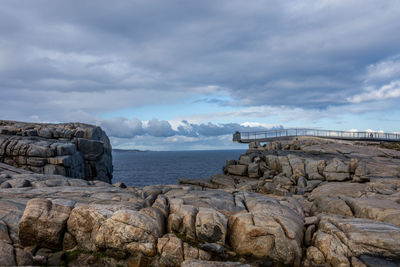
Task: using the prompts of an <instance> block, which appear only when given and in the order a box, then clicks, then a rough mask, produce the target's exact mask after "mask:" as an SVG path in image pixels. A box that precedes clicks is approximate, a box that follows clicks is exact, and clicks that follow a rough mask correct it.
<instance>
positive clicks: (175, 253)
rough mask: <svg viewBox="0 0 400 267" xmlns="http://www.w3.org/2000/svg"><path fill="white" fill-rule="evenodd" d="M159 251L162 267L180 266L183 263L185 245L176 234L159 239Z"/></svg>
mask: <svg viewBox="0 0 400 267" xmlns="http://www.w3.org/2000/svg"><path fill="white" fill-rule="evenodd" d="M157 251H158V254H160V266H180V264H181V263H182V262H183V260H184V258H183V256H184V254H183V243H182V240H180V239H179V238H177V237H176V236H175V235H174V234H167V235H165V236H163V237H162V238H159V239H158V244H157Z"/></svg>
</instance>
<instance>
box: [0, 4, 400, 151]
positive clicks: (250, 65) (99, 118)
mask: <svg viewBox="0 0 400 267" xmlns="http://www.w3.org/2000/svg"><path fill="white" fill-rule="evenodd" d="M0 3H1V5H0V90H1V94H0V97H1V104H0V114H1V115H0V118H1V119H9V120H21V121H38V122H69V121H82V122H88V123H95V124H97V125H100V126H102V127H103V128H104V129H105V130H106V131H107V133H108V134H109V136H111V138H112V143H113V145H114V147H118V148H138V149H152V150H181V149H222V148H243V147H242V146H241V145H238V144H232V142H231V133H233V132H234V131H236V130H242V131H250V130H264V129H269V128H273V127H313V128H322V129H338V130H350V129H358V130H367V129H373V130H384V131H388V132H395V131H396V132H397V131H400V19H399V18H400V2H399V1H397V0H385V1H369V0H321V1H312V0H301V1H297V0H293V1H281V0H277V1H273V0H268V1H267V0H266V1H261V0H254V1H236V0H230V1H219V0H213V1H208V0H202V1H187V0H180V1H178V0H169V1H165V0H146V1H134V0H130V1H108V0H107V1H82V0H77V1H74V0H68V1H57V0H48V1H42V0H35V1H29V0H27V1H23V0H21V1H14V0H9V1H7V0H1V2H0Z"/></svg>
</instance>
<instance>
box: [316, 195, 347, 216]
mask: <svg viewBox="0 0 400 267" xmlns="http://www.w3.org/2000/svg"><path fill="white" fill-rule="evenodd" d="M323 212H325V213H332V214H337V215H343V216H353V212H352V211H351V208H350V207H349V206H348V205H347V204H346V202H345V201H344V200H342V199H340V198H337V197H336V198H334V197H318V198H316V199H315V200H314V204H313V206H312V207H311V214H312V215H317V214H319V213H323Z"/></svg>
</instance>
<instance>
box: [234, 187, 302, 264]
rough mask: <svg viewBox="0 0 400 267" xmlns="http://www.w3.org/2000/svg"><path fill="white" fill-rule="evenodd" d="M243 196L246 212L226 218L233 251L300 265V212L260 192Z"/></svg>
mask: <svg viewBox="0 0 400 267" xmlns="http://www.w3.org/2000/svg"><path fill="white" fill-rule="evenodd" d="M245 199H246V204H247V207H248V209H249V212H240V213H236V214H234V215H233V216H231V217H230V218H229V229H231V233H230V243H231V245H232V248H233V249H234V250H235V252H237V253H238V254H240V255H249V256H250V255H251V256H254V257H257V258H269V259H273V260H275V261H277V262H281V263H284V264H288V265H294V266H299V265H300V260H301V254H302V253H301V244H302V240H303V217H302V215H299V214H298V213H297V212H295V211H293V210H292V209H290V208H288V207H287V206H284V205H282V204H280V203H279V202H278V201H277V200H274V199H271V198H267V197H264V196H261V195H256V194H255V195H253V194H245Z"/></svg>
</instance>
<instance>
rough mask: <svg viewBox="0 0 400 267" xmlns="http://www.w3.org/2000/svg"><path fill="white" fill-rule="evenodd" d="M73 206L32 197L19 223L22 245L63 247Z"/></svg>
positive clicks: (19, 235)
mask: <svg viewBox="0 0 400 267" xmlns="http://www.w3.org/2000/svg"><path fill="white" fill-rule="evenodd" d="M70 212H71V206H62V205H59V204H54V203H53V202H52V201H50V200H47V199H32V200H30V201H29V202H28V203H27V205H26V208H25V211H24V214H23V216H22V218H21V220H20V222H19V224H18V237H19V240H20V242H21V244H22V245H24V246H31V245H39V246H41V247H44V248H53V249H58V248H62V239H63V236H64V232H65V228H66V223H67V219H68V217H69V214H70Z"/></svg>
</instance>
